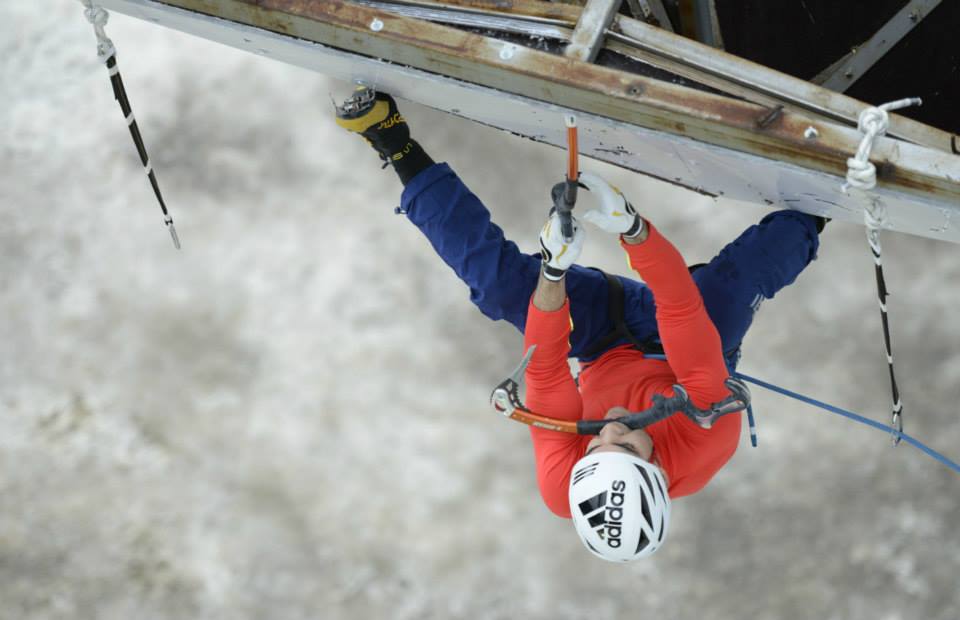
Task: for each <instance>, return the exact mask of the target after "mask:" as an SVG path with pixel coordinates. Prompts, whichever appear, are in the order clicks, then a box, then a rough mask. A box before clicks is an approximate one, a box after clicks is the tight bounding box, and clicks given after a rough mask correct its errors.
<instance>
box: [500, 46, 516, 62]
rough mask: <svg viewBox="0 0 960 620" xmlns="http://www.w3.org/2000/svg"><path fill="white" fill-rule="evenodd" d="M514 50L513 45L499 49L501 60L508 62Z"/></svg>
mask: <svg viewBox="0 0 960 620" xmlns="http://www.w3.org/2000/svg"><path fill="white" fill-rule="evenodd" d="M514 49H515V48H514V46H513V45H504V46H503V47H501V48H500V58H502V59H503V60H510V59H511V58H513V51H514Z"/></svg>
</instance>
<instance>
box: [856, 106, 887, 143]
mask: <svg viewBox="0 0 960 620" xmlns="http://www.w3.org/2000/svg"><path fill="white" fill-rule="evenodd" d="M889 126H890V115H889V114H887V111H886V110H884V109H883V108H873V107H870V108H864V110H863V111H862V112H860V116H859V117H858V118H857V129H859V130H860V131H861V132H863V133H866V134H872V135H874V136H882V135H883V134H885V133H887V128H888V127H889Z"/></svg>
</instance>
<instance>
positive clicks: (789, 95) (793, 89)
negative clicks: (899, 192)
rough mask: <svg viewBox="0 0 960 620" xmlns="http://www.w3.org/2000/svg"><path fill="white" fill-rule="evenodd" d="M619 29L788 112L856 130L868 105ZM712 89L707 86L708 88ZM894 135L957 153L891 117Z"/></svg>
mask: <svg viewBox="0 0 960 620" xmlns="http://www.w3.org/2000/svg"><path fill="white" fill-rule="evenodd" d="M615 28H616V29H617V30H618V31H619V32H620V33H622V34H623V35H626V36H627V37H629V39H630V40H631V41H630V42H629V44H630V45H633V46H635V47H638V48H640V49H642V50H644V51H646V52H649V53H650V54H653V55H654V56H659V57H661V58H664V59H667V60H669V61H671V62H673V63H677V64H680V65H686V66H687V67H689V68H690V69H692V70H696V71H698V72H701V73H703V74H710V75H712V76H714V77H715V78H720V79H723V80H725V81H728V82H731V83H734V84H738V85H739V86H741V87H744V88H748V89H750V90H753V91H756V92H758V93H760V94H762V95H765V96H768V97H772V98H774V99H777V100H778V101H780V102H781V103H784V104H787V105H788V106H791V107H794V108H798V109H805V110H809V111H810V112H813V113H815V114H817V115H820V116H823V117H824V118H828V119H832V120H834V121H840V122H843V123H845V124H848V125H851V126H854V127H855V126H856V125H857V118H858V117H859V115H860V112H861V111H862V110H863V109H864V108H866V107H867V104H866V103H863V102H862V101H858V100H857V99H854V98H852V97H848V96H846V95H843V94H841V93H835V92H833V91H831V90H827V89H825V88H822V87H820V86H817V85H816V84H811V83H810V82H805V81H803V80H801V79H799V78H795V77H793V76H790V75H787V74H786V73H780V72H779V71H775V70H773V69H770V68H769V67H764V66H763V65H759V64H757V63H754V62H750V61H749V60H745V59H743V58H740V57H738V56H734V55H733V54H729V53H727V52H725V51H723V50H718V49H715V48H712V47H710V46H708V45H704V44H702V43H699V42H697V41H694V40H692V39H688V38H686V37H681V36H677V35H674V34H671V33H669V32H664V31H663V30H661V29H659V28H655V27H653V26H651V25H649V24H646V23H644V22H642V21H639V20H636V19H631V18H629V17H626V16H624V15H618V16H617V18H616V21H615ZM704 83H708V82H704ZM888 133H889V135H891V136H893V137H896V138H900V139H902V140H908V141H910V142H914V143H916V144H923V145H925V146H929V147H932V148H935V149H937V150H940V151H943V152H945V153H952V152H953V150H952V148H951V139H952V138H953V136H952V135H951V134H950V133H948V132H945V131H941V130H939V129H937V128H935V127H930V126H929V125H925V124H923V123H919V122H917V121H914V120H911V119H909V118H907V117H905V116H900V115H898V114H891V115H890V129H889V132H888Z"/></svg>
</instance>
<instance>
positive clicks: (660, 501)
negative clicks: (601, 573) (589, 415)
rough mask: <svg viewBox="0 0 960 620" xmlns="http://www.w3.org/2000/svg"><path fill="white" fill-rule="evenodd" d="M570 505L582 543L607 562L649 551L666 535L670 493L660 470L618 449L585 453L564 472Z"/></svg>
mask: <svg viewBox="0 0 960 620" xmlns="http://www.w3.org/2000/svg"><path fill="white" fill-rule="evenodd" d="M569 498H570V510H571V513H572V516H573V523H574V526H575V527H576V529H577V533H578V534H579V535H580V539H581V540H582V541H583V543H584V545H585V546H586V547H587V548H588V549H589V550H590V551H591V552H592V553H593V554H594V555H596V556H598V557H600V558H602V559H604V560H608V561H611V562H629V561H631V560H636V559H639V558H642V557H645V556H648V555H651V554H653V552H654V551H656V550H657V549H658V548H659V547H660V545H661V544H663V541H664V540H665V539H666V535H667V528H668V525H669V520H670V497H669V496H668V495H667V485H666V481H665V480H664V478H663V474H662V473H661V471H660V469H659V468H658V467H657V466H655V465H653V464H651V463H649V462H647V461H644V460H643V459H640V458H638V457H635V456H632V455H629V454H623V453H619V452H601V453H597V454H592V455H588V456H585V457H584V458H582V459H580V461H579V462H578V463H577V465H576V466H574V469H573V473H572V475H571V477H570V489H569Z"/></svg>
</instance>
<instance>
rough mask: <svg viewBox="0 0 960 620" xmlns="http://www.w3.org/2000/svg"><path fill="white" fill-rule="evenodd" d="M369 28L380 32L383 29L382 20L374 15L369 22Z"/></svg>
mask: <svg viewBox="0 0 960 620" xmlns="http://www.w3.org/2000/svg"><path fill="white" fill-rule="evenodd" d="M370 30H373V31H374V32H380V31H381V30H383V22H382V21H380V18H379V17H374V18H373V21H372V22H370Z"/></svg>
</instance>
